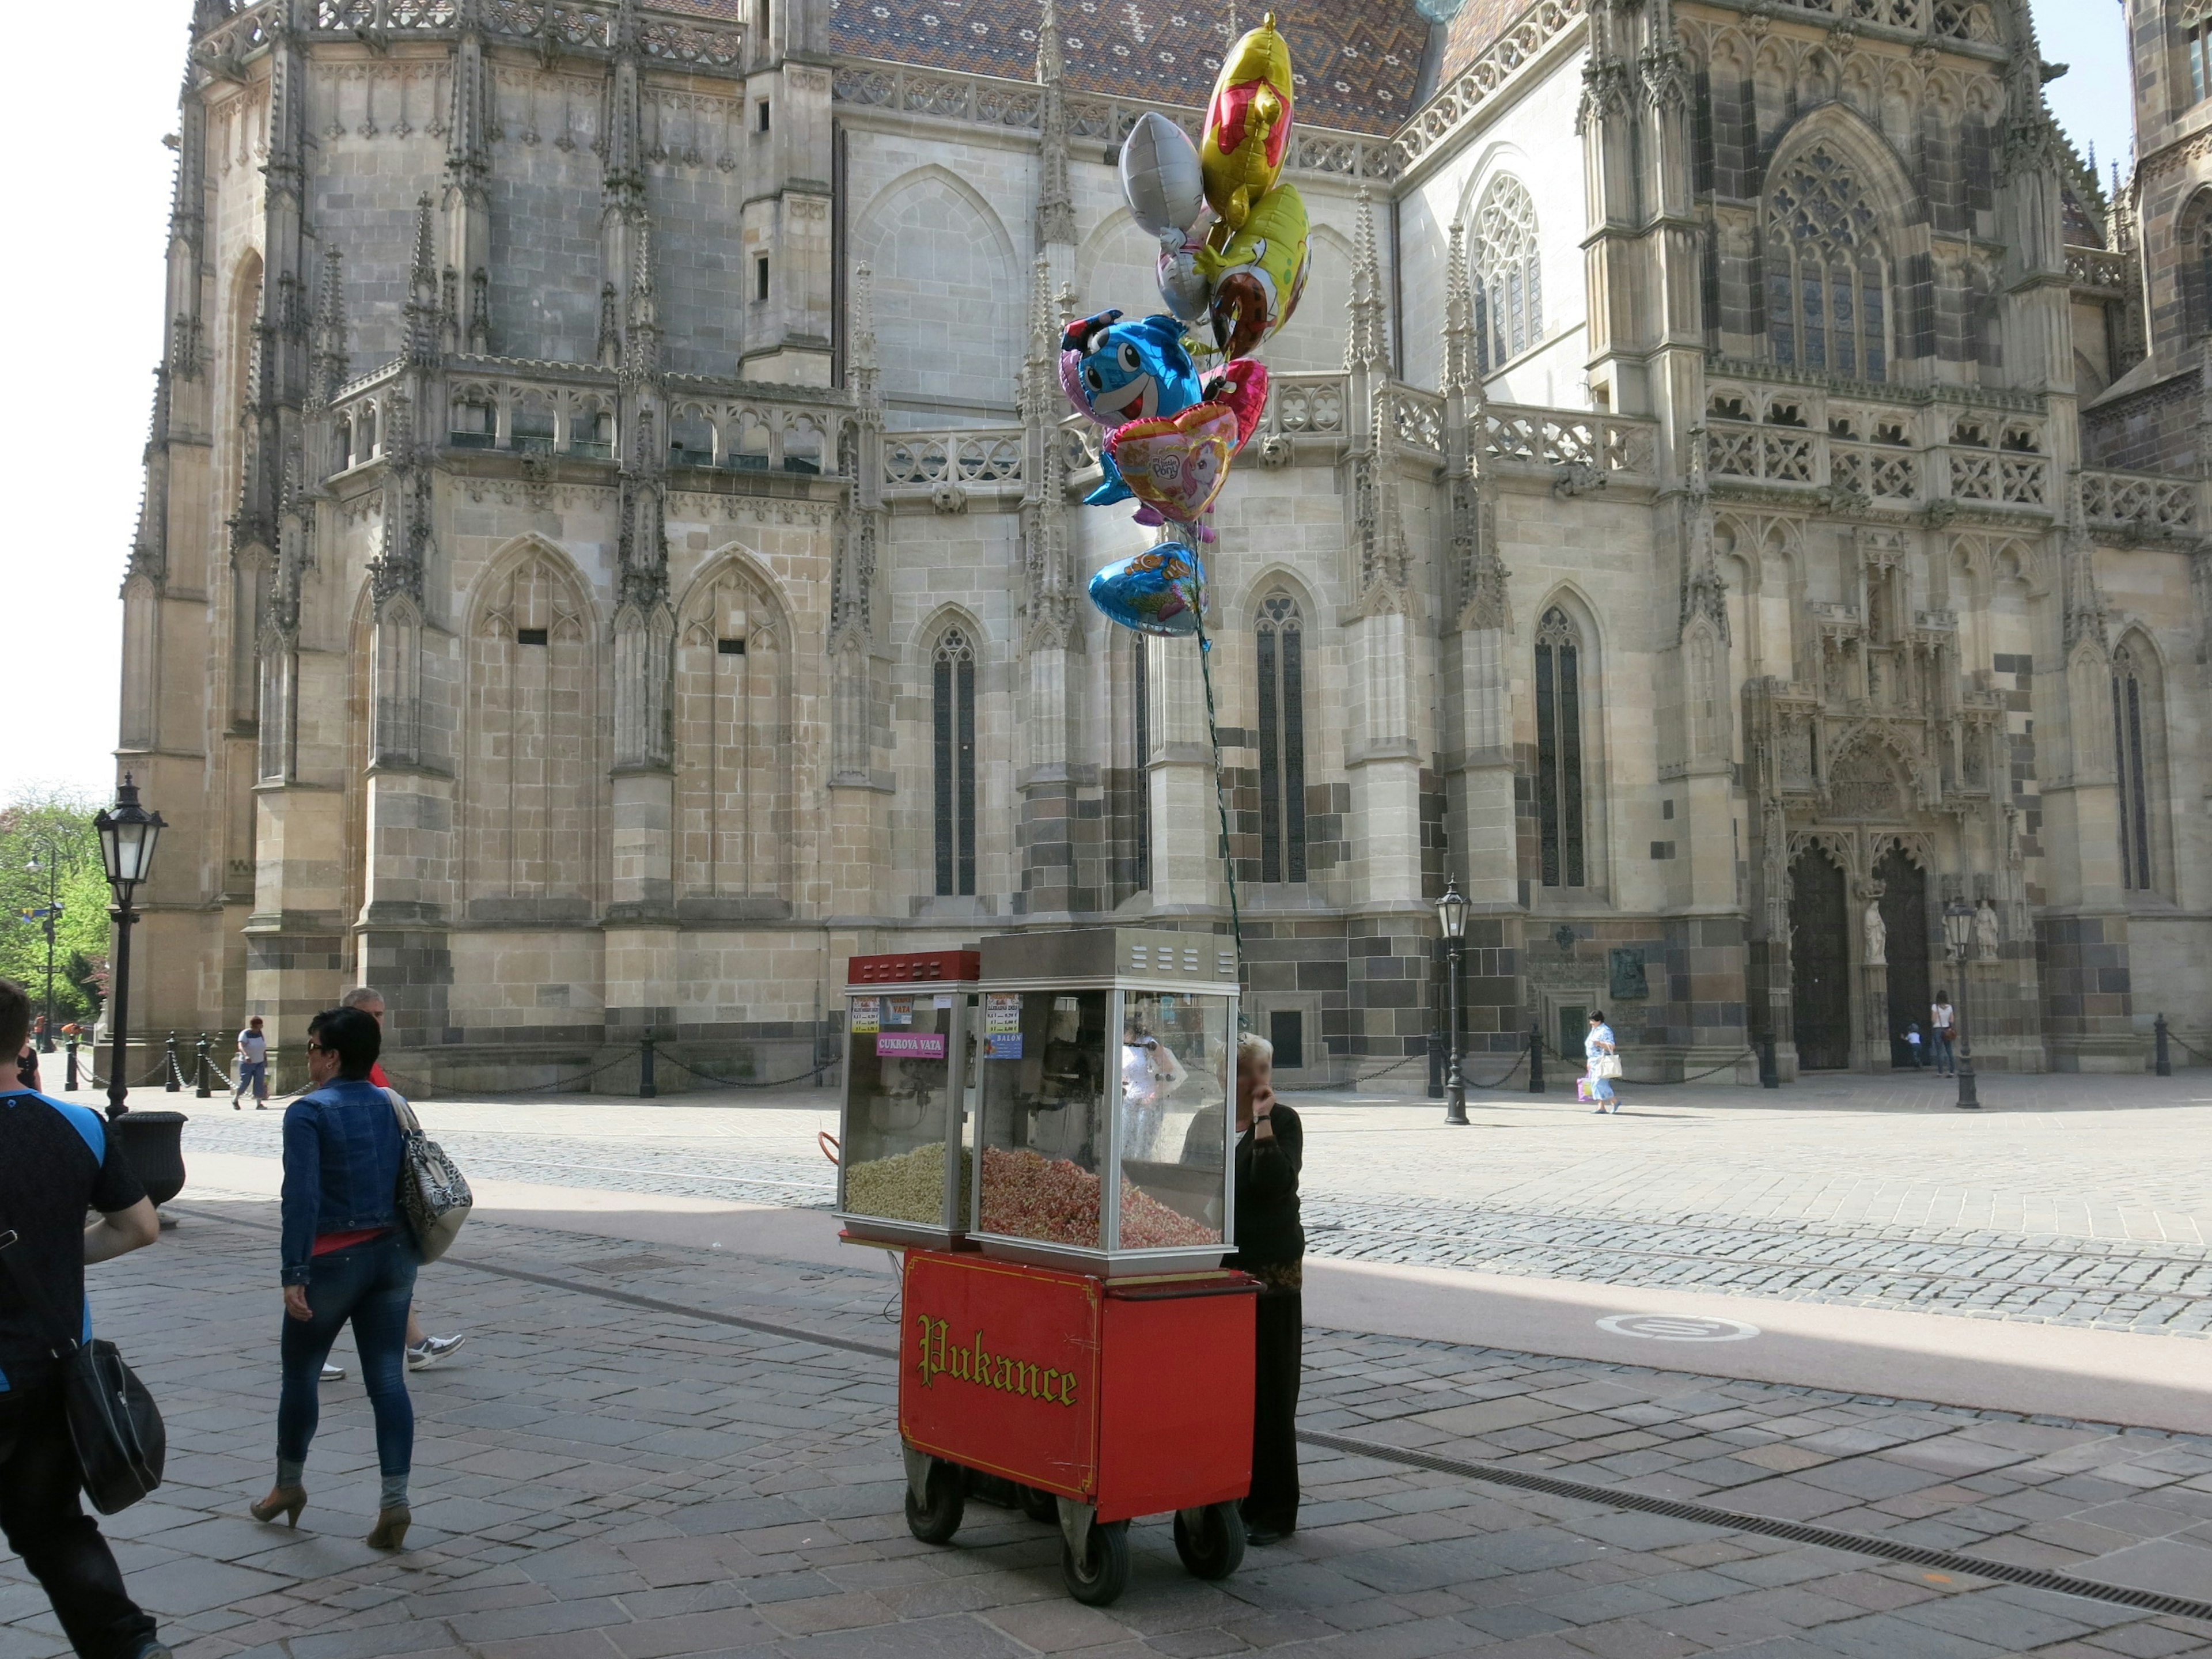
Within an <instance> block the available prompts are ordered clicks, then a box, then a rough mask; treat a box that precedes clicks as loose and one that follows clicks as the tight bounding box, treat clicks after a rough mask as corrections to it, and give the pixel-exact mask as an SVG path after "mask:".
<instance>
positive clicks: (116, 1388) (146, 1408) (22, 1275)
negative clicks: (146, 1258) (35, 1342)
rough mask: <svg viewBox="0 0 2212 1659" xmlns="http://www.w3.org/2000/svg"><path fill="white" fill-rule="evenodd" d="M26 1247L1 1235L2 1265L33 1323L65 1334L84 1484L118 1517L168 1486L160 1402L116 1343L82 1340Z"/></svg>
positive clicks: (65, 1392)
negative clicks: (34, 1272) (36, 1272)
mask: <svg viewBox="0 0 2212 1659" xmlns="http://www.w3.org/2000/svg"><path fill="white" fill-rule="evenodd" d="M19 1242H20V1241H19V1240H18V1238H17V1236H16V1233H15V1229H14V1228H12V1227H10V1228H9V1229H8V1230H7V1231H4V1232H0V1262H5V1263H6V1264H7V1267H8V1276H9V1279H12V1280H14V1281H15V1294H16V1296H17V1297H20V1298H21V1301H22V1304H23V1305H24V1307H26V1308H27V1309H28V1310H30V1313H31V1316H32V1317H33V1318H34V1319H38V1320H40V1321H42V1322H45V1324H46V1328H48V1329H49V1330H50V1331H52V1332H53V1333H54V1334H56V1336H57V1339H58V1340H57V1341H56V1343H55V1346H54V1347H53V1349H52V1352H53V1356H54V1358H57V1359H58V1360H60V1361H61V1384H62V1408H63V1412H64V1415H65V1416H66V1417H67V1418H68V1419H69V1431H70V1443H71V1444H72V1445H74V1446H75V1447H76V1463H77V1468H78V1471H79V1472H80V1473H81V1474H82V1476H83V1478H84V1495H85V1496H86V1497H87V1498H90V1499H91V1500H92V1506H93V1508H94V1509H96V1510H99V1511H100V1513H101V1514H102V1515H113V1514H115V1513H116V1512H117V1511H118V1510H127V1509H129V1508H130V1507H131V1505H132V1504H135V1503H137V1501H138V1500H139V1499H140V1498H143V1497H144V1496H145V1495H146V1494H147V1493H148V1492H151V1491H153V1490H154V1488H155V1487H156V1486H160V1485H161V1464H162V1462H163V1460H164V1459H165V1458H166V1457H167V1455H168V1449H169V1437H168V1431H167V1430H165V1429H164V1428H163V1427H162V1426H161V1411H160V1409H159V1408H158V1407H155V1404H154V1396H153V1395H150V1394H149V1393H148V1392H147V1391H146V1385H145V1384H144V1383H141V1382H140V1381H139V1380H138V1377H137V1373H136V1372H134V1371H133V1370H131V1367H130V1366H128V1365H126V1364H124V1363H123V1356H122V1355H121V1354H119V1353H118V1352H116V1350H115V1345H114V1344H113V1343H112V1342H106V1341H102V1340H100V1339H99V1338H97V1337H95V1338H94V1339H93V1340H91V1341H89V1342H80V1341H79V1340H77V1336H76V1330H75V1329H73V1328H71V1327H70V1324H69V1322H68V1321H67V1320H65V1319H64V1318H63V1317H62V1316H61V1310H59V1309H58V1308H56V1307H55V1306H54V1304H53V1300H52V1297H49V1296H47V1294H46V1286H45V1285H41V1284H40V1283H39V1282H38V1281H37V1280H36V1279H33V1278H32V1276H31V1270H30V1267H28V1265H27V1264H26V1263H25V1261H23V1259H22V1253H21V1251H20V1250H18V1249H15V1245H16V1244H17V1243H19Z"/></svg>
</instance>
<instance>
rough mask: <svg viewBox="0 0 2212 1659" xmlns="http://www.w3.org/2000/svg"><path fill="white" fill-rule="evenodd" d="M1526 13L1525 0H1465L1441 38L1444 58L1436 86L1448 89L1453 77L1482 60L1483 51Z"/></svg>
mask: <svg viewBox="0 0 2212 1659" xmlns="http://www.w3.org/2000/svg"><path fill="white" fill-rule="evenodd" d="M1526 10H1528V0H1466V3H1465V4H1463V5H1462V6H1461V7H1460V9H1459V14H1458V15H1456V16H1455V17H1454V18H1453V19H1452V20H1451V22H1450V24H1449V27H1448V28H1447V30H1446V33H1445V34H1444V58H1443V64H1442V66H1441V67H1440V69H1439V70H1438V78H1437V85H1438V86H1449V85H1450V84H1451V81H1452V77H1453V76H1455V75H1457V74H1458V73H1459V72H1460V71H1461V70H1463V69H1465V68H1466V67H1467V66H1468V64H1472V63H1473V62H1474V60H1475V59H1476V58H1480V57H1481V56H1482V52H1483V48H1484V47H1486V46H1488V45H1489V44H1490V43H1491V42H1492V41H1493V40H1496V39H1497V38H1498V36H1499V35H1501V34H1503V33H1505V31H1506V30H1507V29H1508V28H1509V27H1511V26H1512V25H1513V24H1514V23H1515V22H1516V21H1518V20H1519V18H1520V16H1521V14H1522V12H1524V11H1526Z"/></svg>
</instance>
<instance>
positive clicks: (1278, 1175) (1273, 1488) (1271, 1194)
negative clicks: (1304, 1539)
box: [1216, 1031, 1306, 1544]
mask: <svg viewBox="0 0 2212 1659" xmlns="http://www.w3.org/2000/svg"><path fill="white" fill-rule="evenodd" d="M1274 1067H1275V1045H1274V1044H1273V1043H1272V1042H1268V1041H1267V1039H1266V1038H1265V1037H1262V1036H1255V1035H1254V1034H1252V1033H1251V1032H1249V1031H1248V1032H1246V1033H1245V1034H1244V1035H1243V1036H1241V1037H1239V1038H1238V1039H1237V1253H1236V1254H1235V1255H1232V1256H1231V1257H1230V1258H1229V1261H1228V1265H1229V1266H1230V1267H1240V1268H1242V1269H1243V1271H1244V1272H1246V1273H1249V1274H1251V1275H1252V1276H1253V1277H1254V1278H1255V1279H1258V1280H1259V1281H1260V1285H1261V1290H1260V1298H1259V1299H1260V1306H1259V1322H1258V1332H1257V1349H1256V1352H1255V1360H1256V1365H1255V1374H1254V1377H1253V1402H1252V1491H1251V1494H1250V1496H1249V1497H1248V1498H1245V1500H1244V1504H1243V1509H1244V1524H1245V1527H1246V1528H1247V1529H1248V1535H1249V1540H1250V1541H1251V1542H1253V1543H1255V1544H1272V1543H1274V1542H1276V1541H1278V1540H1279V1539H1281V1538H1283V1537H1285V1536H1286V1535H1288V1534H1291V1533H1293V1532H1295V1531H1297V1525H1298V1443H1297V1412H1298V1373H1299V1370H1300V1369H1301V1367H1302V1366H1303V1364H1304V1359H1303V1357H1302V1355H1301V1354H1300V1352H1299V1348H1300V1338H1301V1335H1302V1333H1303V1331H1304V1325H1305V1310H1304V1297H1303V1293H1302V1292H1303V1288H1304V1265H1303V1264H1304V1257H1305V1253H1306V1235H1305V1229H1304V1227H1302V1226H1300V1225H1298V1168H1299V1165H1300V1164H1302V1163H1303V1162H1304V1155H1305V1131H1304V1129H1303V1128H1301V1127H1299V1125H1298V1115H1297V1113H1296V1112H1294V1111H1292V1110H1291V1109H1290V1108H1289V1107H1287V1106H1285V1105H1281V1104H1279V1103H1277V1101H1276V1099H1275V1091H1274V1087H1273V1082H1272V1081H1271V1079H1272V1076H1273V1072H1274ZM1216 1144H1217V1145H1218V1144H1219V1143H1218V1142H1217V1143H1216Z"/></svg>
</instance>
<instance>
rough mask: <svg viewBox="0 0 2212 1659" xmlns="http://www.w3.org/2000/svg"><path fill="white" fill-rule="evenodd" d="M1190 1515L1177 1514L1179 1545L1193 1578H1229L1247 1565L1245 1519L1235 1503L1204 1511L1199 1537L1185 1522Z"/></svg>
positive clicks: (1180, 1552) (1176, 1528) (1217, 1505)
mask: <svg viewBox="0 0 2212 1659" xmlns="http://www.w3.org/2000/svg"><path fill="white" fill-rule="evenodd" d="M1186 1513H1188V1511H1186V1510H1176V1518H1175V1546H1176V1554H1177V1555H1180V1556H1181V1557H1182V1564H1183V1565H1185V1566H1186V1567H1188V1568H1189V1569H1190V1576H1191V1577H1194V1578H1226V1577H1229V1575H1230V1574H1231V1573H1232V1572H1234V1571H1237V1568H1238V1567H1239V1566H1241V1565H1243V1561H1244V1516H1243V1511H1241V1510H1238V1509H1237V1505H1236V1504H1233V1503H1231V1504H1207V1505H1206V1507H1205V1508H1204V1509H1202V1510H1200V1511H1199V1512H1198V1513H1199V1516H1200V1520H1199V1523H1198V1529H1197V1532H1196V1534H1195V1535H1194V1534H1193V1533H1192V1530H1191V1528H1189V1527H1188V1526H1186V1525H1185V1524H1184V1523H1183V1516H1184V1515H1185V1514H1186Z"/></svg>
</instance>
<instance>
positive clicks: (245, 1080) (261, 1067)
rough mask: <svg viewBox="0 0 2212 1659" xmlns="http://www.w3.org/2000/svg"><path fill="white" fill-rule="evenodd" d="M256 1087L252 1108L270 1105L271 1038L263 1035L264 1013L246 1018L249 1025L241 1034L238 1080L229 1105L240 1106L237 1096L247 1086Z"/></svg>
mask: <svg viewBox="0 0 2212 1659" xmlns="http://www.w3.org/2000/svg"><path fill="white" fill-rule="evenodd" d="M249 1088H250V1089H252V1091H253V1109H254V1110H255V1111H257V1112H265V1111H267V1110H268V1109H269V1039H268V1038H267V1037H266V1036H263V1035H262V1031H261V1016H260V1015H258V1014H256V1015H254V1016H253V1018H251V1019H249V1020H247V1021H246V1029H245V1030H242V1031H240V1033H239V1034H238V1081H237V1083H236V1084H235V1085H234V1086H233V1087H232V1089H231V1091H230V1109H231V1110H232V1111H234V1112H235V1111H238V1110H240V1109H241V1108H240V1106H239V1103H238V1097H240V1095H242V1094H244V1093H245V1092H246V1090H248V1089H249Z"/></svg>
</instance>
